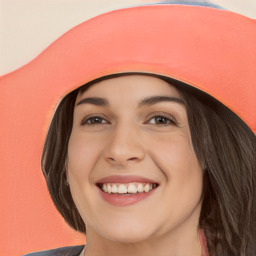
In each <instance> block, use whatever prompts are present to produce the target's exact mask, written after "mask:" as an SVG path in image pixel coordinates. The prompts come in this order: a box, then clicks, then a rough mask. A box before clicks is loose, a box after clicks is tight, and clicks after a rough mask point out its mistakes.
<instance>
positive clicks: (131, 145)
mask: <svg viewBox="0 0 256 256" xmlns="http://www.w3.org/2000/svg"><path fill="white" fill-rule="evenodd" d="M140 137H141V136H140V134H139V131H138V130H137V129H136V128H135V127H131V126H130V125H118V126H117V127H116V128H115V129H114V130H113V132H112V134H111V136H110V138H109V143H108V146H107V148H106V150H105V159H106V161H107V162H109V163H110V164H111V165H114V166H115V167H121V168H122V167H125V166H127V164H128V163H132V162H140V161H141V160H142V159H143V158H144V157H145V152H144V149H143V145H142V141H141V138H140Z"/></svg>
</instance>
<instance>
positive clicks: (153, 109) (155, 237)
mask: <svg viewBox="0 0 256 256" xmlns="http://www.w3.org/2000/svg"><path fill="white" fill-rule="evenodd" d="M152 96H169V97H174V98H176V99H179V100H178V101H181V100H182V98H181V95H180V94H179V92H178V91H177V89H175V88H174V87H173V86H171V85H169V84H168V83H167V82H165V81H162V80H160V79H158V78H154V77H149V76H143V75H132V76H122V77H118V78H113V79H108V80H104V81H101V82H99V83H97V84H95V85H93V86H91V87H90V88H89V89H88V90H86V91H85V92H84V93H82V94H81V93H80V94H79V95H78V97H77V100H76V105H75V107H74V120H73V128H72V132H71V137H70V141H69V146H68V159H67V160H68V161H67V174H68V178H69V183H70V189H71V193H72V196H73V199H74V202H75V204H76V206H77V208H78V211H79V212H80V214H81V216H82V218H83V220H84V222H85V223H86V228H87V233H86V236H87V246H86V250H85V252H83V253H82V255H86V256H90V255H100V256H110V255H111V256H113V255H118V256H119V255H123V256H126V255H127V256H128V255H133V256H137V255H140V256H142V255H147V256H151V255H152V256H153V255H154V256H155V255H158V256H167V255H168V256H198V255H199V254H200V252H199V245H198V237H197V231H198V220H199V216H200V210H201V197H202V177H203V171H202V167H201V165H200V163H199V162H198V159H197V157H196V155H195V152H194V149H193V146H192V142H191V135H190V129H189V125H188V119H187V112H186V108H185V105H184V104H183V103H181V102H177V100H175V101H173V100H171V101H160V102H158V103H154V104H146V105H143V106H138V104H139V103H140V102H141V101H142V100H143V99H145V98H147V97H152ZM89 97H97V98H103V99H105V100H107V101H108V102H109V105H107V106H96V105H94V104H91V103H85V101H84V102H83V103H81V100H84V99H86V98H89ZM79 102H80V104H78V103H79ZM77 104H78V105H77ZM92 116H98V117H101V118H102V119H98V123H97V124H96V125H92V122H95V120H96V121H97V119H95V117H94V118H92ZM157 116H164V117H163V118H162V119H161V118H160V121H161V122H160V121H159V119H157V118H156V117H157ZM110 175H139V176H142V177H146V178H150V179H152V180H154V181H156V182H157V183H158V184H159V187H158V188H157V189H156V190H155V191H154V193H152V195H151V196H150V197H148V198H146V199H144V200H142V201H140V202H137V203H135V204H133V205H129V206H122V207H120V206H113V205H111V204H109V203H107V202H106V201H104V200H103V199H102V198H101V196H100V194H99V191H98V188H97V186H96V185H95V183H96V181H97V180H99V179H101V178H103V177H107V176H110ZM184 245H185V246H184Z"/></svg>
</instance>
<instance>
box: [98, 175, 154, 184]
mask: <svg viewBox="0 0 256 256" xmlns="http://www.w3.org/2000/svg"><path fill="white" fill-rule="evenodd" d="M131 182H138V183H153V184H158V182H156V181H154V180H152V179H149V178H145V177H141V176H136V175H125V176H124V175H111V176H107V177H105V178H102V179H100V180H98V181H97V182H96V184H99V183H131Z"/></svg>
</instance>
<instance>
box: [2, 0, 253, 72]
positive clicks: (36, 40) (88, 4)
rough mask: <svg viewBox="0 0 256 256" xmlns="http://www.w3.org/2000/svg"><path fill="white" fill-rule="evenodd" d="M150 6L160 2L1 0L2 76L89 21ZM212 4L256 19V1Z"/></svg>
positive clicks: (225, 0)
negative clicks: (97, 16) (95, 17)
mask: <svg viewBox="0 0 256 256" xmlns="http://www.w3.org/2000/svg"><path fill="white" fill-rule="evenodd" d="M159 1H161V0H159ZM148 2H157V0H155V1H152V0H0V75H3V74H6V73H9V72H11V71H13V70H15V69H17V68H19V67H21V66H23V65H24V64H26V63H28V62H29V61H31V60H32V59H33V58H35V57H36V56H37V55H38V54H39V53H40V52H41V51H42V50H44V49H45V48H46V47H47V46H48V45H49V44H50V43H51V42H53V41H54V40H55V39H57V38H58V37H59V36H61V35H62V34H63V33H65V32H66V31H67V30H69V29H70V28H72V27H74V26H75V25H77V24H79V23H81V22H83V21H85V20H86V19H89V18H91V17H93V16H95V15H97V14H100V13H103V12H106V11H111V10H113V9H118V8H121V7H128V6H133V5H136V4H142V3H148ZM212 2H213V3H217V4H219V5H221V6H223V7H224V8H226V9H229V10H231V11H234V12H237V13H240V14H242V15H246V16H248V17H251V18H254V19H256V0H212Z"/></svg>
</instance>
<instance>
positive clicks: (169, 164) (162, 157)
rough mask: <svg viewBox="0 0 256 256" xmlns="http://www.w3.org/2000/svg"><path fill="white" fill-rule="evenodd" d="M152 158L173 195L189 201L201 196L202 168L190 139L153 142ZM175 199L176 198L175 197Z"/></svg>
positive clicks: (170, 138)
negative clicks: (192, 196)
mask: <svg viewBox="0 0 256 256" xmlns="http://www.w3.org/2000/svg"><path fill="white" fill-rule="evenodd" d="M153 145H154V146H153V147H151V151H150V154H151V158H152V159H154V162H155V163H156V164H157V165H158V167H159V168H160V169H161V170H162V172H163V173H164V174H165V176H166V182H167V184H170V186H167V187H166V188H168V189H169V190H170V191H169V192H170V193H171V194H175V193H179V197H180V198H183V199H184V200H187V198H190V197H191V195H193V194H195V197H198V196H201V192H202V175H203V174H202V168H201V166H200V164H199V162H198V160H197V157H196V154H195V152H194V150H193V147H192V143H191V140H190V137H189V136H187V135H184V134H176V135H175V136H170V137H168V136H163V137H162V138H161V136H159V137H158V139H157V140H155V141H154V142H153ZM174 198H175V197H174Z"/></svg>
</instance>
